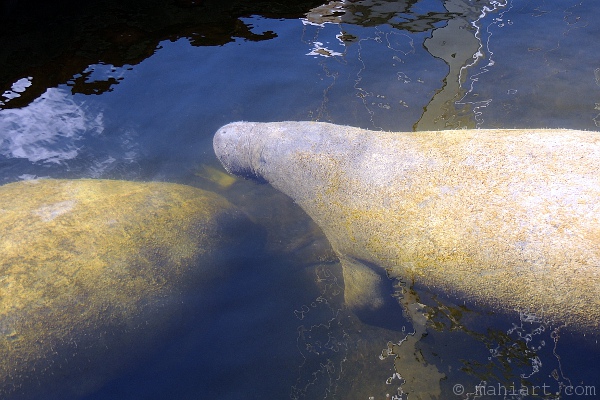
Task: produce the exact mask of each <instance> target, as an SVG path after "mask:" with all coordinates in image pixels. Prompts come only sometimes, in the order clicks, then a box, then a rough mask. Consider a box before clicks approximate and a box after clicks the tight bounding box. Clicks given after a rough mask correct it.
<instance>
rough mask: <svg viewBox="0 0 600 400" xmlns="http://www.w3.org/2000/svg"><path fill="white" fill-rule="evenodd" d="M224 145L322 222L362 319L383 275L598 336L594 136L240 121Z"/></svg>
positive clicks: (599, 256) (234, 164) (236, 168)
mask: <svg viewBox="0 0 600 400" xmlns="http://www.w3.org/2000/svg"><path fill="white" fill-rule="evenodd" d="M214 149H215V152H216V154H217V156H218V158H219V159H220V160H221V162H222V163H223V165H224V167H225V169H226V170H228V171H229V172H231V173H233V174H237V175H241V176H245V177H253V178H257V179H260V180H265V181H268V182H269V183H270V184H271V185H273V186H274V187H275V188H277V189H279V190H281V191H282V192H284V193H286V194H288V195H289V196H291V197H292V198H293V199H294V200H295V201H296V202H297V203H298V204H299V205H300V206H301V207H302V208H303V209H304V210H305V211H306V212H307V213H308V214H309V215H310V216H311V217H312V218H313V219H314V220H315V222H317V223H318V224H319V225H320V226H321V228H322V229H323V231H324V233H325V234H326V236H327V237H328V238H329V240H330V242H331V244H332V246H333V247H334V249H335V250H336V251H337V253H338V254H339V255H340V258H341V260H342V262H343V264H344V281H345V284H346V293H345V295H346V301H347V303H348V305H349V306H350V307H352V308H354V309H355V310H358V311H359V312H360V311H362V312H365V311H368V310H369V309H372V308H376V307H378V306H379V305H380V304H381V302H382V298H381V297H380V295H379V293H378V291H379V289H380V287H381V285H382V282H383V280H384V279H382V276H383V275H382V272H384V269H383V268H385V269H386V270H387V272H388V273H389V274H391V275H394V276H399V277H401V278H403V279H407V280H413V281H414V282H415V283H416V284H418V285H421V286H427V287H430V288H436V289H439V290H443V291H445V292H449V293H452V294H454V295H457V296H461V297H463V298H467V299H470V300H473V301H477V302H482V303H484V304H486V305H487V306H492V307H499V308H501V309H504V310H508V311H512V310H515V309H518V310H529V311H531V312H535V313H540V314H543V315H544V316H545V317H546V318H549V319H554V320H556V321H561V322H566V323H569V324H572V325H575V326H576V327H578V328H581V329H583V330H593V329H596V328H597V324H598V321H599V320H600V134H598V133H596V132H583V131H573V130H550V129H547V130H544V129H529V130H526V129H515V130H459V131H440V132H435V131H429V132H417V133H390V132H375V131H368V130H363V129H358V128H352V127H347V126H336V125H332V124H328V123H318V122H280V123H251V122H237V123H232V124H229V125H226V126H224V127H222V128H221V129H219V131H218V132H217V133H216V136H215V138H214ZM380 267H382V268H380Z"/></svg>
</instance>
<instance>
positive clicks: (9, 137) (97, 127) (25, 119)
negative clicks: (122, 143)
mask: <svg viewBox="0 0 600 400" xmlns="http://www.w3.org/2000/svg"><path fill="white" fill-rule="evenodd" d="M19 82H21V81H17V84H19ZM15 86H16V85H13V90H14V91H17V92H18V91H19V90H18V89H15ZM19 86H20V87H22V88H25V87H27V86H28V85H26V84H19ZM103 129H104V126H103V121H102V113H101V112H97V113H95V114H93V115H90V113H89V112H87V111H86V110H84V109H83V108H82V107H81V106H79V105H77V104H76V103H75V102H74V101H73V99H72V98H71V96H69V95H68V94H67V93H65V92H63V91H61V90H60V89H55V88H50V89H48V90H47V91H46V93H44V94H43V95H41V96H40V97H38V98H37V99H36V100H35V101H34V102H33V103H32V104H30V105H29V106H28V107H24V108H20V109H6V110H0V138H1V139H2V145H1V147H0V153H1V154H2V155H3V156H5V157H8V158H25V159H27V160H29V161H31V162H51V163H60V162H61V161H65V160H70V159H73V158H75V157H77V153H78V151H77V150H78V149H77V147H78V146H77V142H78V141H79V140H81V139H82V138H83V136H84V135H90V136H93V135H99V134H102V131H103Z"/></svg>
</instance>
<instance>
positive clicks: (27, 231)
mask: <svg viewBox="0 0 600 400" xmlns="http://www.w3.org/2000/svg"><path fill="white" fill-rule="evenodd" d="M233 221H235V224H232V223H231V222H233ZM234 225H235V229H236V230H239V232H240V233H239V235H240V236H243V235H244V227H246V228H248V227H250V226H251V225H250V224H249V222H248V221H247V220H246V218H245V216H244V215H243V214H242V213H241V212H240V211H239V210H237V209H236V208H235V207H233V206H232V205H231V204H230V203H228V202H227V201H226V200H225V199H224V198H222V197H220V196H218V195H216V194H214V193H210V192H206V191H203V190H199V189H195V188H191V187H187V186H183V185H176V184H168V183H158V182H153V183H135V182H125V181H109V180H38V181H25V182H18V183H11V184H7V185H4V186H1V187H0V288H1V292H0V293H1V302H0V358H1V359H2V363H0V394H2V398H10V396H16V397H18V398H22V397H21V396H25V397H27V396H31V397H32V398H35V397H37V396H39V392H37V391H39V390H41V389H43V390H44V396H47V397H49V398H52V397H51V396H52V394H51V393H52V385H51V384H50V382H51V381H52V380H56V376H57V375H60V376H67V377H68V376H69V372H68V371H73V368H75V369H79V371H77V372H72V373H73V374H74V375H73V376H71V377H70V378H69V379H71V380H72V382H71V386H70V387H68V388H65V387H62V386H61V387H60V388H56V390H57V391H60V394H57V395H56V396H57V397H60V398H68V397H69V394H71V395H80V394H84V393H85V392H87V391H90V390H93V389H94V388H95V387H97V386H98V385H101V384H102V381H103V379H107V378H109V377H110V376H111V375H113V374H114V373H115V371H116V370H118V367H119V366H123V365H124V363H126V362H127V356H125V355H126V354H129V355H131V357H134V356H135V355H136V354H138V355H139V354H141V353H143V352H144V351H145V348H146V346H150V345H152V343H155V342H156V341H157V340H159V339H160V338H161V337H163V336H164V335H166V334H167V333H168V331H169V329H170V325H171V322H173V320H174V319H177V318H179V317H180V316H178V314H179V313H180V312H181V310H182V299H183V296H184V295H185V294H186V291H190V290H194V291H201V290H202V284H203V283H204V282H208V281H210V279H211V278H214V277H217V276H218V275H219V274H221V273H222V270H223V269H224V268H225V267H226V266H227V263H228V262H230V261H231V260H228V257H229V255H228V254H227V251H226V250H227V247H228V246H231V245H232V244H233V243H234V242H235V241H236V237H235V236H236V235H237V232H236V234H233V233H232V228H233V227H234ZM247 232H249V231H247ZM246 239H247V237H246ZM229 250H230V249H229ZM229 254H231V253H229ZM136 352H137V353H136ZM35 387H37V389H32V388H35ZM36 390H37V391H36ZM69 391H70V393H69Z"/></svg>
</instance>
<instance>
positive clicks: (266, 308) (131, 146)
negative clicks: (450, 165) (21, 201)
mask: <svg viewBox="0 0 600 400" xmlns="http://www.w3.org/2000/svg"><path fill="white" fill-rule="evenodd" d="M147 4H149V5H147V6H146V8H139V7H138V8H136V5H135V4H133V5H131V4H127V3H123V4H112V3H107V4H100V3H99V4H95V3H92V5H90V6H89V8H87V11H85V12H83V11H82V10H81V9H80V6H77V5H75V4H72V5H70V6H69V7H65V8H64V9H58V10H55V9H52V7H50V6H47V7H48V9H40V10H37V11H32V12H26V11H25V10H23V9H21V8H19V7H18V6H16V5H12V7H9V6H6V8H5V9H4V10H3V12H4V14H3V22H4V26H5V28H4V30H3V33H2V36H1V38H0V43H2V49H3V50H1V51H0V53H1V60H2V64H0V69H1V70H2V73H1V74H0V77H1V78H2V81H1V82H0V83H1V84H2V85H3V86H2V89H3V90H4V95H3V97H2V102H3V103H2V104H1V105H0V106H1V110H0V138H1V142H0V182H2V183H9V182H14V181H18V180H26V179H33V178H42V177H50V178H111V179H126V180H156V181H167V182H177V183H183V184H187V185H191V186H196V187H200V188H204V189H209V190H212V191H215V192H217V193H219V194H221V195H224V196H225V197H226V198H228V199H229V200H230V201H231V202H232V203H234V204H236V205H238V206H239V207H240V208H242V209H243V210H245V211H246V212H247V213H248V215H249V216H250V217H251V218H252V219H253V220H254V221H255V222H256V223H257V224H258V225H259V226H260V227H261V228H262V229H264V232H265V239H264V245H263V248H261V249H258V250H259V251H258V255H256V254H253V255H252V256H251V257H250V256H249V257H248V258H247V259H246V260H245V262H244V263H242V265H239V266H235V267H232V269H231V271H226V273H225V276H226V278H224V279H222V280H219V281H218V282H216V283H215V284H214V286H212V287H210V288H201V289H199V290H202V291H203V293H202V294H203V295H202V296H198V298H190V299H188V301H189V303H188V304H192V307H191V308H190V311H189V315H187V318H185V320H184V321H179V324H180V326H179V327H178V329H177V334H174V335H173V337H171V338H169V340H167V341H165V342H164V343H162V345H160V346H157V347H156V348H151V349H148V351H147V354H146V355H145V356H144V357H141V358H139V359H138V358H136V359H134V360H133V361H132V363H131V366H130V368H129V369H127V370H126V371H121V372H120V373H119V376H118V377H117V378H116V379H114V380H111V381H109V382H102V383H101V384H99V385H94V386H93V387H92V386H90V389H89V390H87V391H86V392H85V393H84V394H82V395H81V396H80V397H79V398H82V399H108V398H111V399H113V398H126V399H134V398H135V399H140V398H144V399H163V398H177V399H209V398H215V399H285V398H290V399H370V398H372V399H387V398H408V399H430V398H438V399H464V398H469V399H473V398H483V399H496V398H498V399H504V398H506V399H528V398H545V399H556V398H561V399H564V398H571V397H584V398H590V399H591V398H597V396H600V379H599V378H598V377H599V376H600V369H599V368H600V367H598V365H599V363H598V361H600V347H599V345H598V342H597V336H594V335H589V334H588V335H583V334H582V333H578V332H574V331H571V330H570V329H569V328H568V327H561V326H556V325H552V324H551V323H548V322H547V321H544V319H543V316H536V315H530V314H527V313H526V312H521V313H519V312H516V311H515V313H513V314H511V315H499V314H497V313H494V312H493V310H487V309H480V308H478V307H477V305H473V304H463V302H462V301H461V300H460V299H455V298H451V297H450V298H449V297H448V296H447V295H446V294H443V293H429V292H425V291H422V290H421V291H416V290H415V289H414V288H411V287H410V285H409V283H406V282H393V281H390V283H389V295H390V299H392V301H391V302H390V307H389V308H388V309H386V311H385V313H382V314H381V315H375V316H373V319H372V321H371V323H365V321H361V320H359V319H358V318H356V317H355V316H353V315H351V313H350V312H349V311H348V310H346V309H345V308H344V305H343V287H344V286H343V280H342V277H341V272H340V266H339V264H338V261H337V259H336V257H335V255H334V254H333V252H332V250H331V248H330V247H329V244H328V243H327V240H326V238H325V237H324V236H323V234H322V233H321V232H320V230H319V229H318V227H317V226H316V225H315V224H314V223H313V222H312V221H310V220H309V218H308V217H307V216H306V215H305V214H304V213H303V212H302V210H300V209H299V208H298V207H297V206H296V205H295V204H293V202H292V201H291V200H289V199H287V198H286V197H285V196H284V195H282V194H280V193H278V192H276V191H275V190H273V189H272V188H270V187H269V186H268V185H260V184H256V183H254V182H249V181H240V180H236V181H234V182H228V181H226V180H224V177H223V176H222V175H219V172H215V171H222V169H221V167H220V165H219V164H218V161H217V160H216V158H215V156H214V154H213V151H212V136H213V134H214V132H215V131H216V129H218V128H219V127H220V126H222V125H223V124H226V123H228V122H231V121H236V120H248V121H280V120H319V121H329V122H334V123H338V124H347V125H353V126H360V127H364V128H370V129H383V130H394V131H412V130H426V129H452V128H475V127H476V128H497V127H502V128H514V127H517V128H524V127H532V128H542V127H547V128H559V127H563V128H573V129H586V130H598V129H599V126H600V61H599V60H598V57H597V55H598V54H599V51H598V50H599V48H598V47H599V44H598V40H597V38H598V37H600V35H599V34H600V22H599V21H598V18H597V17H596V16H597V15H598V13H599V12H600V3H597V2H595V1H593V0H578V1H572V0H566V1H541V0H512V1H511V0H506V1H492V0H488V1H477V2H475V1H469V0H447V1H438V0H422V1H391V2H390V1H370V0H363V1H352V2H344V1H340V2H331V3H328V4H326V5H322V6H319V4H318V2H317V3H316V4H315V3H314V2H313V3H312V4H300V5H298V6H293V7H291V6H286V7H282V6H281V5H276V4H262V5H261V7H262V8H259V6H258V5H249V4H247V3H243V2H242V3H234V2H231V3H227V2H226V3H219V4H213V3H211V2H209V1H205V2H202V1H199V2H197V3H196V2H190V1H178V2H174V3H173V4H170V5H169V6H167V7H165V8H162V6H158V5H155V4H153V3H147ZM311 8H312V9H311ZM133 10H135V11H133ZM309 10H311V11H310V12H309ZM109 11H110V12H109ZM86 13H87V14H86ZM48 15H54V16H56V18H49V17H48ZM82 15H85V18H83V17H80V16H82ZM92 17H93V18H92ZM15 201H18V199H15ZM232 251H235V249H232ZM242 256H243V255H242ZM192 297H193V296H192ZM2 301H5V300H2ZM407 314H408V315H410V317H411V318H407ZM410 319H412V321H413V322H411V321H410ZM106 351H108V352H109V351H110V349H107V350H106ZM123 357H127V354H124V355H123ZM91 365H93V363H92V364H91ZM81 368H83V367H82V366H81V365H73V366H72V369H71V370H70V371H66V372H65V371H61V372H56V371H51V373H52V374H55V375H56V377H57V378H56V381H57V385H59V386H60V385H68V384H69V383H68V381H69V374H74V375H77V373H78V369H81ZM31 382H33V383H32V384H35V382H36V379H35V377H34V378H33V379H32V381H31ZM477 385H480V386H479V387H478V388H477ZM557 393H558V394H557ZM594 393H595V394H594ZM16 398H19V397H18V396H17V397H16Z"/></svg>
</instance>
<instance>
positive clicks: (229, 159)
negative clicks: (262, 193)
mask: <svg viewBox="0 0 600 400" xmlns="http://www.w3.org/2000/svg"><path fill="white" fill-rule="evenodd" d="M255 126H256V123H253V122H232V123H230V124H227V125H225V126H222V127H221V128H220V129H219V130H218V131H217V133H216V134H215V136H214V138H213V148H214V150H215V154H216V155H217V158H218V159H219V161H221V164H223V167H224V168H225V170H227V172H229V173H230V174H233V175H237V176H241V177H244V178H249V179H254V180H256V181H259V182H265V179H264V178H263V177H262V176H261V175H260V173H259V172H258V171H257V169H256V163H255V162H254V160H253V155H254V154H255V151H256V149H255V146H254V143H253V142H254V140H253V136H254V135H255V133H254V128H255Z"/></svg>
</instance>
